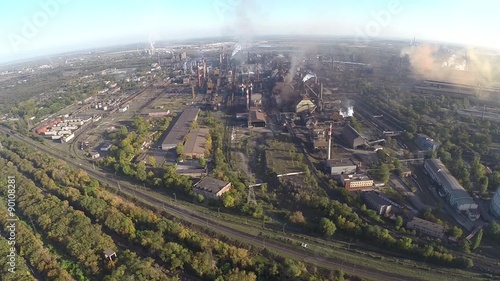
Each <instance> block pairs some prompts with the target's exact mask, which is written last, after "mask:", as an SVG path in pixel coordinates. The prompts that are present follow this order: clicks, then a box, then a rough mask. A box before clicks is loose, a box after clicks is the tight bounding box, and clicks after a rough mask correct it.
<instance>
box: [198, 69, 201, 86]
mask: <svg viewBox="0 0 500 281" xmlns="http://www.w3.org/2000/svg"><path fill="white" fill-rule="evenodd" d="M198 88H200V89H201V73H200V66H199V65H198Z"/></svg>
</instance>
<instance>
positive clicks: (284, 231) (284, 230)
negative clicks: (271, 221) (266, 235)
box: [283, 222, 286, 234]
mask: <svg viewBox="0 0 500 281" xmlns="http://www.w3.org/2000/svg"><path fill="white" fill-rule="evenodd" d="M285 226H286V222H285V223H284V224H283V234H285Z"/></svg>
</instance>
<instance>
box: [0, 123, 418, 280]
mask: <svg viewBox="0 0 500 281" xmlns="http://www.w3.org/2000/svg"><path fill="white" fill-rule="evenodd" d="M0 131H3V132H5V133H9V132H8V130H7V129H5V128H3V127H1V128H0ZM9 134H10V133H9ZM11 137H14V138H16V139H18V140H20V141H22V142H25V143H27V144H29V145H31V146H35V147H36V149H37V150H38V151H41V152H44V153H46V154H48V155H50V156H52V157H54V158H58V159H61V160H63V161H66V162H67V163H68V164H69V165H71V166H73V167H75V168H79V169H82V170H85V171H86V172H87V173H88V174H89V175H90V176H92V177H94V178H96V179H98V180H100V181H101V182H105V181H106V182H107V181H108V178H107V177H106V175H107V173H105V172H102V171H98V170H93V169H92V168H89V167H87V166H81V165H79V164H76V163H73V162H71V160H70V159H68V157H66V156H61V155H59V154H57V153H54V152H53V151H51V150H49V149H47V148H46V147H45V146H44V145H41V144H39V143H36V142H34V141H31V140H28V139H26V138H25V137H21V136H19V135H17V134H11ZM116 180H117V181H118V182H119V183H120V184H119V187H120V188H121V191H122V192H125V193H128V194H133V195H134V196H136V197H138V198H140V199H142V200H143V201H144V202H147V203H148V204H150V205H152V206H155V207H158V208H160V209H163V210H165V212H167V213H169V214H171V215H172V216H175V217H178V218H181V219H183V220H186V221H189V222H191V223H194V224H197V225H200V226H207V227H208V228H210V229H211V230H214V231H217V232H219V233H222V234H223V235H229V236H233V237H236V238H237V239H238V240H239V241H242V242H244V243H248V244H250V245H253V246H257V247H260V248H264V249H267V250H269V251H271V252H278V253H280V252H281V253H286V254H287V255H289V256H290V257H293V258H294V259H297V260H305V261H308V262H312V263H315V264H316V265H317V266H320V267H323V268H327V269H332V268H342V269H343V270H344V272H347V273H350V274H355V275H358V276H363V277H369V278H371V279H377V280H421V279H417V278H409V277H407V276H403V275H399V274H397V273H387V272H383V271H380V270H377V269H373V268H367V267H363V265H359V264H352V263H348V262H343V261H340V260H338V259H335V258H334V257H331V256H324V254H323V253H311V252H310V251H308V250H306V249H302V248H297V247H295V246H292V245H290V246H285V245H283V244H280V243H277V242H274V241H272V240H265V239H264V238H263V237H260V236H254V235H252V234H249V233H247V232H243V231H239V230H236V229H233V228H230V227H228V226H226V225H222V224H220V223H219V222H217V221H216V220H215V219H214V218H211V217H209V216H207V215H205V214H202V213H200V212H196V211H193V210H189V209H188V208H186V207H183V206H180V205H175V204H172V202H167V201H162V200H160V199H158V198H157V197H155V196H154V194H151V193H150V192H147V191H144V190H140V189H138V188H137V187H135V186H134V185H133V184H131V183H130V182H127V181H124V179H123V178H122V177H120V176H117V178H116Z"/></svg>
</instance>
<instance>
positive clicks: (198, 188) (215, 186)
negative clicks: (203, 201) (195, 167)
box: [193, 177, 231, 199]
mask: <svg viewBox="0 0 500 281" xmlns="http://www.w3.org/2000/svg"><path fill="white" fill-rule="evenodd" d="M230 189H231V183H230V182H226V181H221V180H218V179H215V178H212V177H204V178H203V179H201V180H200V181H199V182H197V183H196V184H195V185H194V186H193V191H194V192H196V193H198V194H201V195H203V196H204V197H206V198H210V199H217V198H219V197H221V196H222V194H224V193H226V192H228V191H229V190H230Z"/></svg>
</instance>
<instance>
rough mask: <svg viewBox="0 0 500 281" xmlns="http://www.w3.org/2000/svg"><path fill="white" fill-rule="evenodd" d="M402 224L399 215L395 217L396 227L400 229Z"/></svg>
mask: <svg viewBox="0 0 500 281" xmlns="http://www.w3.org/2000/svg"><path fill="white" fill-rule="evenodd" d="M402 226H403V218H402V217H400V216H397V217H396V229H398V230H399V229H400V228H401V227H402Z"/></svg>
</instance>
